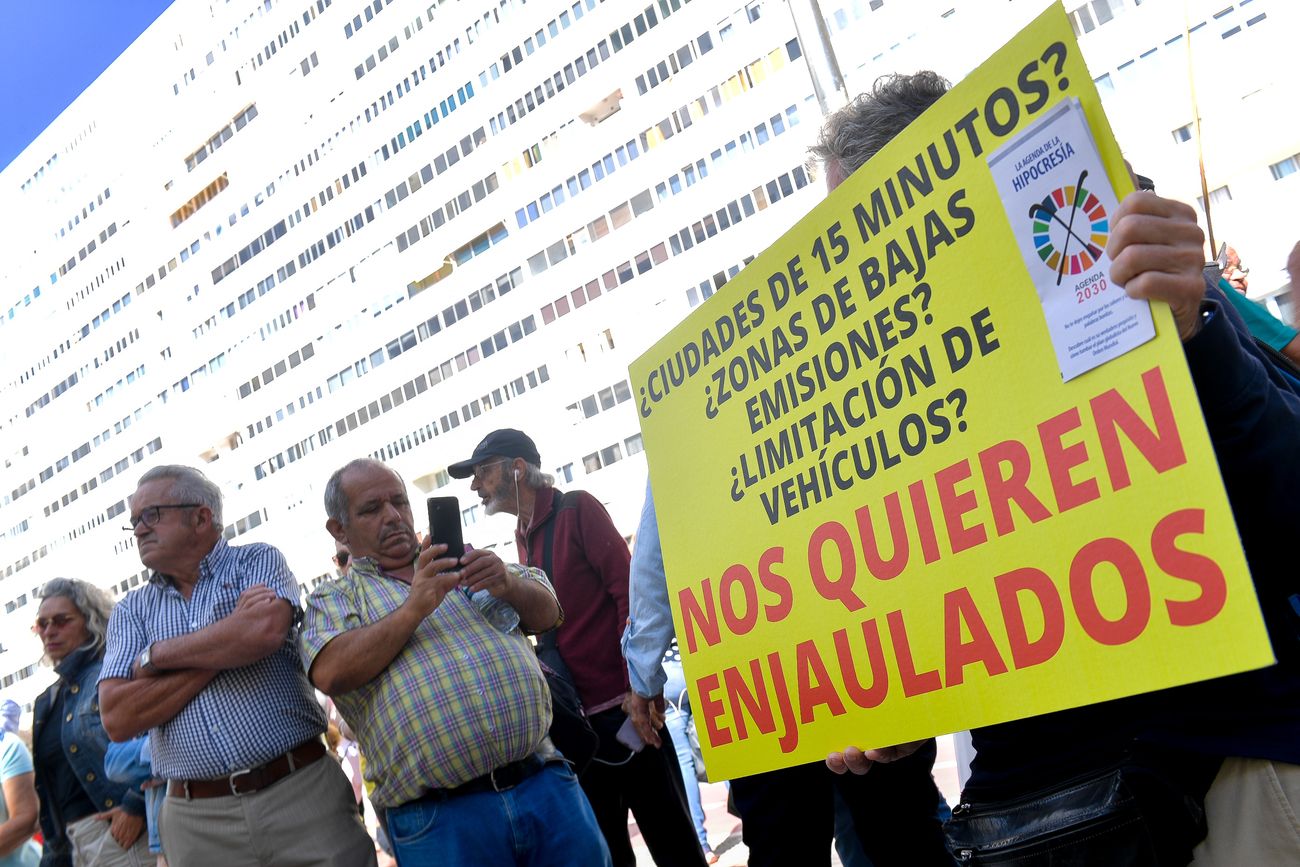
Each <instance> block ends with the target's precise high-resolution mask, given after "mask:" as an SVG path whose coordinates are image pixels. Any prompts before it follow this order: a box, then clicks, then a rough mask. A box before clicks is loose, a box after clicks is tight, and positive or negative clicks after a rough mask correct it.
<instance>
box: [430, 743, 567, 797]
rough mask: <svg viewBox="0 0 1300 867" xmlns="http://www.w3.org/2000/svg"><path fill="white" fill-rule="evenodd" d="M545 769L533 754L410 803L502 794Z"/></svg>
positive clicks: (544, 763)
mask: <svg viewBox="0 0 1300 867" xmlns="http://www.w3.org/2000/svg"><path fill="white" fill-rule="evenodd" d="M544 767H546V762H544V761H542V757H541V756H539V755H537V754H536V753H533V754H532V755H531V756H529V757H528V758H526V759H520V760H519V761H517V762H511V763H510V764H508V765H502V766H501V767H499V768H497V769H496V770H494V771H489V772H488V773H486V774H484V775H483V776H481V777H475V778H474V779H472V780H470V781H469V782H468V783H461V784H460V785H459V786H455V787H453V788H450V789H430V790H429V791H427V792H425V793H424V794H423V795H421V796H420V797H418V798H416V799H415V800H414V801H412V802H411V803H419V802H421V801H445V800H447V799H448V798H457V797H460V796H461V795H473V794H477V793H479V792H504V791H507V790H509V789H513V788H514V787H515V786H517V785H519V784H520V783H522V782H523V781H524V780H526V779H528V778H529V777H531V776H532V775H533V774H535V773H537V772H538V771H540V770H541V769H542V768H544Z"/></svg>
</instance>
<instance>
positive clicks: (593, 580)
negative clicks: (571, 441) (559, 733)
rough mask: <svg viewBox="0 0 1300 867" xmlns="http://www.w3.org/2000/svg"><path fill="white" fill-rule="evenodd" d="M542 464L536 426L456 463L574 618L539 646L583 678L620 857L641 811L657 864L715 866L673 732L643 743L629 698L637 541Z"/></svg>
mask: <svg viewBox="0 0 1300 867" xmlns="http://www.w3.org/2000/svg"><path fill="white" fill-rule="evenodd" d="M540 464H541V457H540V456H539V455H538V452H537V446H536V445H535V444H534V443H533V441H532V439H531V438H529V437H528V435H527V434H525V433H523V432H522V431H518V430H513V429H511V428H503V429H501V430H496V431H493V432H492V433H490V434H488V435H487V436H486V437H485V438H484V439H483V441H482V442H480V443H479V444H478V446H477V447H476V448H475V449H474V453H473V454H472V455H471V456H470V457H469V458H467V459H466V460H463V461H459V462H457V463H454V464H452V465H450V466H449V467H448V468H447V472H448V473H450V474H451V476H452V477H453V478H458V479H465V478H470V477H471V476H472V477H473V482H472V483H471V484H470V490H472V491H474V492H475V493H477V494H478V495H479V497H480V498H482V500H483V503H484V505H485V506H486V509H487V512H488V514H495V513H498V512H505V513H508V514H512V515H517V516H518V517H519V524H518V528H517V529H516V531H515V542H516V544H517V545H518V548H519V558H520V561H521V562H523V563H525V564H526V565H528V566H538V567H541V568H542V569H544V570H545V571H546V573H547V574H548V576H549V577H550V579H551V583H552V585H554V587H555V595H556V596H557V597H558V598H559V600H560V606H561V607H562V608H563V609H564V615H565V621H564V623H563V624H562V625H561V626H560V627H559V628H558V629H556V630H554V632H553V635H550V636H548V635H543V636H542V637H540V638H539V640H538V646H539V648H542V649H543V650H542V654H541V655H542V659H543V661H544V662H546V664H547V665H549V666H550V667H551V668H553V669H555V670H556V671H559V672H560V673H561V674H563V675H565V676H566V677H568V678H569V679H570V680H571V682H572V683H573V685H574V687H576V689H577V691H578V696H579V697H580V698H581V699H582V705H583V708H584V709H585V710H586V712H587V718H588V720H589V721H590V722H591V726H592V728H593V729H595V731H596V734H597V735H598V736H599V737H600V744H599V747H598V749H597V751H596V755H595V757H594V759H593V760H592V762H591V764H590V765H588V766H587V769H586V770H585V771H583V773H582V777H581V782H582V788H583V791H585V792H586V793H587V800H588V801H590V802H591V806H592V809H593V810H594V811H595V813H596V820H597V821H598V822H599V823H600V830H601V833H602V834H604V836H605V842H606V843H608V844H609V850H610V855H611V856H612V857H613V861H614V864H615V865H616V867H633V865H634V864H635V863H636V857H635V855H634V853H633V851H632V844H631V841H630V839H629V836H628V823H627V816H628V811H629V810H631V811H632V815H633V816H635V817H636V823H637V828H638V830H639V831H640V832H641V836H642V837H643V838H644V839H645V842H646V846H647V847H648V848H649V849H650V855H651V857H653V858H654V860H655V863H656V864H663V865H668V864H672V865H699V867H704V864H705V860H704V852H703V850H702V849H701V848H700V843H699V840H698V839H697V838H696V836H695V827H694V825H693V823H692V822H691V818H690V814H689V812H688V811H687V806H686V790H685V787H684V786H683V783H682V775H681V768H680V767H679V766H678V764H677V756H676V753H675V752H674V751H673V746H672V741H671V739H670V737H669V735H668V733H667V732H664V733H663V734H662V735H661V740H662V742H663V745H662V747H659V748H656V747H657V746H658V745H656V746H652V747H649V748H643V747H644V744H642V743H641V741H640V739H639V738H638V737H637V736H636V734H635V731H634V730H633V729H632V726H631V724H630V723H629V722H628V717H627V714H626V713H624V711H623V708H622V706H623V702H624V700H625V698H626V696H627V695H628V694H629V690H628V676H627V666H626V664H625V663H624V661H623V653H622V650H621V648H620V647H619V636H620V635H621V634H622V632H623V625H624V624H625V623H627V616H628V562H629V559H630V555H629V552H628V547H627V542H626V541H624V539H623V534H622V533H620V532H619V531H618V529H617V528H616V527H615V526H614V522H613V521H612V520H611V519H610V517H609V513H608V512H606V511H605V507H604V506H602V505H601V504H600V501H599V500H597V499H596V498H595V497H593V496H592V495H591V494H589V493H587V492H586V491H568V492H561V491H558V490H556V488H555V487H554V483H555V480H554V479H553V478H552V477H551V476H549V475H547V474H546V473H543V472H542V471H541V468H540V466H539V465H540Z"/></svg>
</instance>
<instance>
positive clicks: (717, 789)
mask: <svg viewBox="0 0 1300 867" xmlns="http://www.w3.org/2000/svg"><path fill="white" fill-rule="evenodd" d="M934 780H935V782H936V783H937V784H938V786H939V791H940V792H942V793H943V796H944V797H945V798H947V799H948V803H949V804H955V803H957V795H958V791H959V787H958V783H957V762H956V760H955V758H954V755H953V744H952V738H951V737H942V738H939V755H938V758H937V759H936V760H935V763H934ZM700 799H701V802H702V803H703V804H704V827H705V829H706V830H707V831H708V832H709V842H710V843H711V844H712V845H713V851H715V852H717V853H718V856H719V857H718V865H719V867H744V865H745V863H746V861H747V860H748V856H749V850H748V849H746V848H745V844H744V843H742V842H741V840H740V820H739V819H737V818H736V817H735V816H733V815H731V814H730V813H728V812H727V787H726V784H725V783H704V784H702V785H701V786H700ZM628 826H629V830H630V831H631V832H632V845H633V847H634V848H635V849H636V857H637V865H638V867H650V865H653V864H654V861H652V860H651V858H650V853H649V851H648V850H647V849H646V847H645V843H644V842H643V841H642V840H641V836H640V834H639V833H638V832H637V828H636V823H635V822H632V821H629V822H628ZM831 863H832V864H833V865H834V867H839V863H840V862H839V859H838V858H836V857H835V855H834V852H832V853H831Z"/></svg>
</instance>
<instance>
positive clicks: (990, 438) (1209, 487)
mask: <svg viewBox="0 0 1300 867" xmlns="http://www.w3.org/2000/svg"><path fill="white" fill-rule="evenodd" d="M1071 96H1077V97H1078V98H1079V99H1080V100H1081V101H1082V105H1083V107H1084V110H1085V113H1086V116H1087V118H1088V121H1089V124H1090V126H1091V128H1092V132H1093V135H1094V137H1095V139H1096V141H1097V143H1098V147H1099V149H1100V150H1101V153H1102V158H1103V161H1104V163H1105V165H1106V167H1107V171H1108V173H1109V175H1110V177H1111V180H1112V184H1113V185H1114V187H1115V189H1116V191H1117V192H1118V193H1119V194H1120V195H1123V194H1124V193H1126V192H1128V191H1129V190H1131V184H1130V182H1129V180H1128V177H1127V174H1126V173H1125V171H1124V167H1123V162H1122V159H1121V157H1120V152H1119V148H1118V146H1117V145H1116V143H1115V141H1114V137H1113V134H1112V132H1111V130H1110V127H1109V125H1108V124H1107V122H1106V119H1105V117H1104V115H1103V114H1102V111H1101V105H1100V100H1099V98H1098V96H1097V93H1096V90H1095V88H1094V87H1093V84H1092V81H1091V79H1090V77H1089V75H1088V71H1087V68H1086V67H1085V65H1084V63H1083V59H1082V57H1081V56H1080V54H1079V50H1078V47H1077V45H1076V43H1075V41H1074V38H1073V35H1072V33H1071V30H1070V27H1069V24H1068V22H1067V20H1066V17H1065V14H1064V12H1063V11H1062V9H1061V8H1060V7H1059V6H1054V7H1052V8H1051V9H1049V10H1048V11H1047V12H1045V13H1044V14H1043V15H1041V16H1040V17H1039V18H1038V19H1036V20H1035V21H1034V22H1033V23H1032V24H1031V25H1030V26H1029V27H1027V28H1026V29H1025V30H1024V31H1022V32H1021V33H1020V34H1019V35H1017V36H1016V37H1015V38H1014V39H1012V40H1011V41H1010V42H1009V43H1007V44H1006V45H1005V46H1004V47H1003V48H1001V49H1000V50H999V51H998V52H997V53H996V54H994V55H993V56H992V57H991V58H990V59H989V60H988V61H987V62H986V63H985V64H983V65H982V66H981V67H980V68H979V69H977V70H976V71H975V72H973V73H972V74H971V75H970V76H969V77H967V78H966V79H965V80H964V81H962V82H961V83H959V84H958V85H957V86H955V87H954V88H953V90H952V91H951V92H950V93H949V94H947V96H945V97H944V99H942V100H941V101H940V102H939V103H938V104H936V105H935V106H934V107H933V108H932V109H931V110H930V111H928V112H927V113H926V114H925V115H924V116H923V117H922V118H921V119H920V120H918V121H917V122H916V123H914V124H912V126H911V127H910V128H909V129H908V130H907V131H906V133H904V134H903V135H901V136H900V137H899V138H897V139H896V140H895V141H893V142H892V143H891V144H890V145H889V146H888V147H887V148H885V149H884V150H883V151H881V152H880V154H879V155H877V157H876V158H875V159H873V160H872V161H871V162H870V163H869V164H868V165H867V166H866V167H865V168H864V169H862V170H861V171H859V172H857V173H856V174H855V175H854V176H853V177H852V178H850V179H849V180H847V181H846V182H845V183H843V184H842V185H841V186H840V187H839V188H838V189H836V190H835V191H834V193H832V194H831V195H830V196H828V197H827V199H826V200H825V201H824V202H823V203H822V204H821V205H819V206H818V207H816V208H815V209H813V211H812V212H811V213H809V214H808V216H807V217H806V218H805V219H803V220H802V221H800V223H799V224H798V225H797V226H795V227H794V228H793V229H792V230H790V231H789V232H788V233H787V234H786V235H785V236H784V237H782V238H781V239H780V240H779V241H778V242H777V243H775V244H774V245H772V247H770V248H769V249H768V250H766V251H765V252H764V253H763V254H762V255H761V256H759V257H758V258H757V259H755V260H754V262H753V263H751V264H750V266H749V267H748V268H746V269H745V270H744V271H743V272H741V273H740V274H739V275H738V276H737V277H736V278H734V279H733V280H732V281H731V282H730V283H728V284H727V285H726V286H725V287H724V288H723V290H722V291H721V292H719V293H718V294H717V295H716V296H714V297H713V298H712V299H711V300H710V301H709V302H708V303H706V304H704V305H702V306H701V307H700V308H698V309H697V310H696V311H694V312H693V313H692V315H691V316H690V317H688V318H687V319H686V320H685V321H684V322H683V323H682V324H681V325H680V326H678V327H677V328H676V329H674V330H673V331H672V332H671V333H670V334H668V335H667V336H666V337H665V338H664V339H663V340H661V341H660V342H659V343H657V344H656V345H655V346H654V347H653V348H652V349H651V350H650V351H649V352H647V353H646V354H645V355H644V356H642V357H641V358H639V359H638V360H637V362H636V363H635V364H634V365H633V366H632V375H633V382H634V383H635V384H636V389H637V400H638V405H639V407H640V410H641V415H642V419H641V423H642V431H643V435H644V441H645V445H646V450H647V453H648V459H649V465H650V475H651V482H652V486H653V489H654V492H655V502H656V506H657V509H658V516H659V521H660V531H661V535H662V540H663V548H664V562H665V567H666V571H667V575H668V584H669V592H670V597H671V598H672V601H673V608H674V611H673V615H674V621H675V624H676V627H677V636H678V641H679V643H680V645H681V648H682V652H683V657H684V664H685V669H686V674H687V680H688V682H689V684H690V694H691V702H692V707H693V709H694V713H695V718H696V724H697V727H698V730H699V735H700V741H701V744H702V746H703V749H704V754H705V760H706V764H707V766H708V768H709V775H710V777H711V778H712V779H725V778H730V777H735V776H740V775H745V774H751V773H756V772H758V771H763V770H769V769H773V768H777V767H785V766H789V765H794V764H799V763H803V762H809V761H816V760H820V759H822V758H824V757H825V755H826V754H827V753H828V752H830V751H831V750H833V749H839V748H843V747H844V746H846V745H849V744H853V745H857V746H861V747H863V748H871V747H880V746H886V745H891V744H896V743H901V742H905V741H909V740H915V739H918V738H922V737H927V736H931V735H936V734H943V733H947V732H952V731H958V730H961V729H965V728H971V727H975V726H980V725H986V724H991V723H996V722H1000V721H1004V720H1008V719H1014V718H1019V717H1024V716H1029V715H1033V714H1038V713H1043V712H1047V711H1052V710H1056V709H1061V708H1066V707H1073V706H1078V705H1082V704H1087V703H1092V702H1097V701H1102V700H1106V699H1111V698H1116V697H1119V696H1123V695H1129V694H1134V693H1139V692H1144V691H1149V690H1153V689H1159V688H1162V687H1166V686H1171V685H1174V684H1182V683H1188V682H1192V681H1197V680H1202V679H1206V678H1211V677H1216V676H1221V675H1225V674H1229V673H1233V672H1238V671H1243V670H1248V669H1251V668H1258V667H1261V666H1264V665H1267V664H1269V663H1270V662H1272V660H1273V657H1272V653H1271V650H1270V647H1269V643H1268V639H1267V636H1266V633H1265V631H1264V627H1263V624H1262V620H1261V616H1260V612H1259V607H1258V603H1257V601H1256V599H1255V596H1254V591H1253V589H1252V586H1251V582H1250V577H1249V574H1248V572H1247V568H1246V564H1245V559H1244V556H1243V554H1242V551H1241V546H1240V542H1239V540H1238V537H1237V532H1236V528H1235V526H1234V524H1233V519H1232V514H1231V511H1230V509H1229V507H1228V502H1227V498H1226V495H1225V493H1224V489H1223V484H1222V481H1221V478H1220V476H1219V473H1218V468H1217V465H1216V463H1215V460H1214V455H1213V452H1212V450H1211V446H1210V442H1209V437H1208V434H1207V432H1206V429H1205V425H1204V421H1203V419H1202V417H1201V414H1200V410H1199V407H1198V404H1197V399H1196V395H1195V392H1194V390H1193V386H1192V383H1191V380H1190V377H1189V374H1188V370H1187V366H1186V362H1185V360H1184V358H1183V353H1182V349H1181V346H1180V344H1179V340H1178V337H1177V334H1176V333H1175V331H1174V328H1173V321H1172V318H1171V317H1170V315H1169V312H1168V309H1167V308H1165V307H1164V306H1162V305H1155V309H1154V311H1153V312H1154V314H1155V319H1156V330H1157V335H1156V339H1154V340H1152V341H1150V342H1148V343H1146V344H1144V345H1142V346H1140V347H1138V348H1137V349H1136V350H1134V351H1131V352H1129V353H1128V354H1126V355H1123V356H1121V357H1120V358H1118V359H1115V360H1112V361H1110V362H1108V363H1106V364H1104V365H1102V366H1101V367H1099V368H1097V369H1095V370H1092V371H1090V372H1088V373H1086V374H1084V375H1082V376H1080V377H1078V378H1077V379H1074V380H1071V381H1070V382H1066V383H1063V382H1062V379H1061V374H1060V371H1059V370H1058V368H1057V365H1056V362H1055V360H1054V357H1053V352H1052V347H1051V345H1050V342H1049V338H1048V335H1047V330H1046V326H1045V323H1044V316H1043V311H1042V308H1041V307H1040V305H1039V302H1038V298H1037V296H1036V295H1035V290H1034V286H1033V283H1032V281H1031V278H1030V276H1029V273H1028V272H1027V270H1026V267H1025V263H1024V260H1022V259H1021V257H1020V255H1019V254H1018V252H1017V247H1016V240H1015V236H1014V234H1013V232H1015V231H1022V230H1023V227H1020V226H1017V227H1013V225H1012V223H1011V221H1010V220H1009V219H1008V217H1007V214H1006V212H1005V210H1004V209H1003V207H1002V205H1001V202H1000V200H999V199H998V195H997V192H996V190H995V188H994V184H993V181H992V178H991V176H990V172H989V169H988V165H987V163H986V159H987V157H988V154H989V153H990V152H991V151H993V150H994V149H996V148H997V146H998V145H999V144H1001V143H1002V142H1004V141H1006V140H1008V139H1010V138H1012V137H1014V136H1015V135H1016V132H1017V131H1018V130H1020V129H1023V128H1024V126H1025V124H1027V123H1030V122H1032V121H1033V120H1034V119H1035V118H1036V117H1039V116H1041V114H1042V113H1043V112H1044V111H1045V110H1047V109H1048V108H1050V107H1051V106H1053V105H1055V104H1056V103H1057V102H1058V101H1059V100H1061V99H1065V98H1068V97H1071ZM1013 121H1015V122H1013ZM994 129H997V130H998V131H1001V132H1003V133H1004V134H1002V135H997V134H995V132H994V131H993V130H994ZM950 142H955V144H956V152H957V154H958V155H959V158H960V159H959V165H958V167H957V169H956V172H955V173H953V174H952V175H951V177H949V178H947V179H946V180H945V179H941V178H939V177H938V176H937V173H936V172H934V171H931V172H929V175H930V180H931V181H932V182H933V187H932V189H929V190H928V191H924V192H918V187H917V185H916V184H912V186H911V187H910V188H909V191H910V193H911V198H910V201H909V198H908V196H907V195H905V194H904V193H903V192H902V190H903V182H902V180H901V178H900V169H902V168H907V169H909V170H910V171H912V172H913V173H916V172H917V171H918V159H919V160H921V162H922V165H923V166H925V165H931V163H930V159H931V156H932V154H930V152H929V151H928V149H929V148H931V147H934V148H936V150H937V152H938V154H939V155H940V156H941V157H943V160H944V162H945V164H948V163H950V162H951V160H950V159H949V155H950V153H951V151H950V150H949V143H950ZM873 194H874V195H875V197H876V198H875V199H874V200H873ZM895 198H897V206H895V205H894V204H893V203H894V201H895ZM873 201H874V202H875V203H876V204H877V206H879V205H880V203H882V202H883V203H884V204H883V208H884V211H886V212H887V219H885V220H884V221H883V223H884V224H883V225H878V226H876V227H875V228H874V229H873V228H872V227H871V226H870V222H871V221H870V216H871V214H872V213H875V214H876V216H877V217H879V215H880V213H881V211H880V209H879V207H878V208H877V210H875V211H873V210H872V203H873ZM864 215H865V216H866V217H867V220H866V222H864ZM878 222H879V220H878Z"/></svg>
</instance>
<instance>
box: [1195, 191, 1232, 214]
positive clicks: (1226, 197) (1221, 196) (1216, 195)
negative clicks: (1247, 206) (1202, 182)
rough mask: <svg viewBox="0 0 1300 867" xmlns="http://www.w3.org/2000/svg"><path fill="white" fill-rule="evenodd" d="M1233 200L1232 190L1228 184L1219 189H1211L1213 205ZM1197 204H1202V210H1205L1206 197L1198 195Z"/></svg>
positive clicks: (1211, 202)
mask: <svg viewBox="0 0 1300 867" xmlns="http://www.w3.org/2000/svg"><path fill="white" fill-rule="evenodd" d="M1231 201H1232V191H1231V190H1229V189H1228V187H1227V186H1226V185H1225V186H1222V187H1219V188H1218V189H1214V190H1210V204H1211V205H1221V204H1223V203H1224V202H1231ZM1196 204H1198V205H1200V206H1201V210H1202V211H1204V210H1205V197H1204V196H1197V197H1196Z"/></svg>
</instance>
